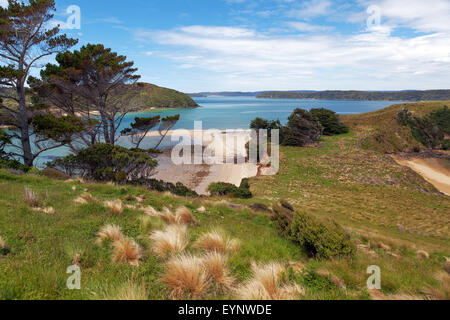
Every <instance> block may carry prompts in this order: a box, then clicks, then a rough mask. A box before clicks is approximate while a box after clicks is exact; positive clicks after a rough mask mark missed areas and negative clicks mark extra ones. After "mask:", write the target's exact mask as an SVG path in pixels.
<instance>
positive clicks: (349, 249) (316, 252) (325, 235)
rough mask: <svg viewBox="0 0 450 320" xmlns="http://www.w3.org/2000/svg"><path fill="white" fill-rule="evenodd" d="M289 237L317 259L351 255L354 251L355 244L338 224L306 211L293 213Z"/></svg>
mask: <svg viewBox="0 0 450 320" xmlns="http://www.w3.org/2000/svg"><path fill="white" fill-rule="evenodd" d="M290 237H291V239H292V240H293V241H294V242H296V243H298V244H299V245H301V246H303V247H304V248H305V249H306V251H307V252H308V254H310V255H311V256H313V257H317V258H319V259H330V258H335V257H338V258H339V257H344V256H353V255H354V254H355V253H356V246H355V244H354V243H353V242H352V241H351V239H350V236H349V235H348V234H347V233H346V232H345V230H344V229H343V228H342V227H341V226H340V225H338V224H337V223H336V222H334V221H331V220H323V221H322V220H319V219H318V218H316V217H314V216H311V215H308V214H306V213H300V212H297V213H295V215H294V219H293V221H292V226H291V230H290Z"/></svg>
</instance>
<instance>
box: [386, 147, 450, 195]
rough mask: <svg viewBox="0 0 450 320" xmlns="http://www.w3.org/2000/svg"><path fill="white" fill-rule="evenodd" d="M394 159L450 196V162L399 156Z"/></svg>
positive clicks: (394, 156)
mask: <svg viewBox="0 0 450 320" xmlns="http://www.w3.org/2000/svg"><path fill="white" fill-rule="evenodd" d="M392 158H393V159H394V160H395V161H396V162H397V163H398V164H400V165H402V166H406V167H409V168H411V169H412V170H414V171H415V172H417V173H418V174H420V175H421V176H422V177H423V178H424V179H425V180H427V181H428V182H429V183H431V184H432V185H433V186H435V187H436V189H438V190H439V191H440V192H442V193H444V194H446V195H447V196H450V166H449V161H448V160H445V159H436V158H413V157H402V156H398V155H393V156H392Z"/></svg>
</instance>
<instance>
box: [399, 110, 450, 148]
mask: <svg viewBox="0 0 450 320" xmlns="http://www.w3.org/2000/svg"><path fill="white" fill-rule="evenodd" d="M397 121H398V123H399V124H400V125H402V126H408V127H409V128H410V129H411V133H412V135H413V137H414V138H415V139H416V140H417V141H418V142H420V143H421V144H423V145H424V146H425V147H427V148H433V149H437V148H441V149H444V150H447V149H448V142H447V139H445V135H446V134H449V133H450V110H449V109H448V107H447V106H444V107H443V108H441V109H439V110H435V111H433V112H431V113H430V114H428V115H426V116H424V117H422V118H420V117H416V116H414V115H413V114H412V113H411V112H410V111H409V110H408V109H406V108H404V109H403V110H402V111H401V112H400V113H399V114H398V115H397Z"/></svg>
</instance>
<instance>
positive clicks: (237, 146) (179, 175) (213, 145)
mask: <svg viewBox="0 0 450 320" xmlns="http://www.w3.org/2000/svg"><path fill="white" fill-rule="evenodd" d="M209 133H210V132H208V131H194V130H174V131H171V132H169V134H168V135H167V137H173V138H176V140H177V141H180V147H179V148H182V146H183V145H186V146H190V145H201V146H202V147H203V151H204V154H208V155H209V157H214V156H215V155H217V154H218V152H220V151H219V150H222V155H223V159H224V164H205V163H204V164H179V165H178V164H175V163H174V162H173V160H172V159H173V157H172V153H174V154H177V149H173V150H170V151H167V152H165V153H164V154H161V155H159V156H158V157H157V160H158V163H159V165H158V168H157V173H156V175H154V176H153V177H152V178H155V179H159V180H164V181H167V182H172V183H177V182H181V183H183V184H184V185H186V186H187V187H189V188H191V189H193V190H195V191H196V192H197V193H198V194H200V195H207V194H208V191H207V189H208V186H209V185H210V184H211V183H214V182H226V183H231V184H234V185H236V186H239V185H240V184H241V182H242V179H244V178H250V177H255V176H257V175H258V165H257V164H252V163H239V164H233V163H226V162H227V160H228V161H231V162H235V159H236V158H239V157H241V158H245V157H246V155H247V150H246V148H245V145H246V144H247V142H248V141H249V139H250V132H249V130H232V132H230V134H231V137H233V138H234V139H226V138H225V135H224V134H223V132H222V131H216V132H215V135H211V134H209ZM158 135H159V134H158V133H157V132H152V133H149V134H148V136H149V137H153V136H158ZM227 140H228V141H227ZM237 141H240V143H237ZM209 157H208V156H207V157H205V159H206V158H209Z"/></svg>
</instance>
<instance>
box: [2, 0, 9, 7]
mask: <svg viewBox="0 0 450 320" xmlns="http://www.w3.org/2000/svg"><path fill="white" fill-rule="evenodd" d="M8 5H9V4H8V0H0V7H3V8H7V7H8Z"/></svg>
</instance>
